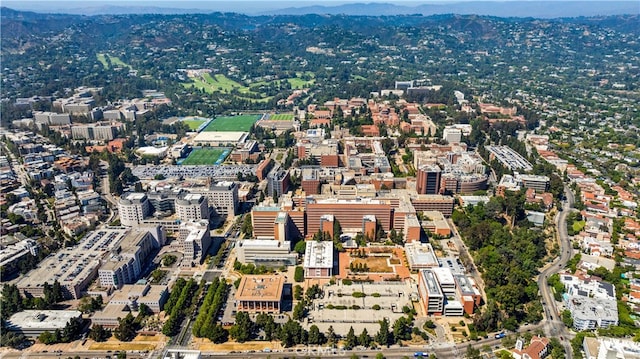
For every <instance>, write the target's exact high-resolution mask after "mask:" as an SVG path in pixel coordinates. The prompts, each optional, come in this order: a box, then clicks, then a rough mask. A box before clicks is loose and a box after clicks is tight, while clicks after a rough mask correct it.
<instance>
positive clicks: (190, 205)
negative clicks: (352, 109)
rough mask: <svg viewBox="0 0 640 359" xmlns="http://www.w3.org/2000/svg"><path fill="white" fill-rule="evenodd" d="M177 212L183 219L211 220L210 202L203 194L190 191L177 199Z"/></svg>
mask: <svg viewBox="0 0 640 359" xmlns="http://www.w3.org/2000/svg"><path fill="white" fill-rule="evenodd" d="M175 205H176V214H177V215H178V217H179V218H180V219H181V220H183V221H198V220H201V219H205V220H209V202H208V201H207V198H206V197H205V196H203V195H201V194H194V193H188V194H186V195H184V196H182V198H178V199H177V200H176V204H175Z"/></svg>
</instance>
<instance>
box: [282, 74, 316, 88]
mask: <svg viewBox="0 0 640 359" xmlns="http://www.w3.org/2000/svg"><path fill="white" fill-rule="evenodd" d="M287 81H288V82H289V84H291V88H294V89H300V88H305V87H308V86H310V85H313V84H314V83H315V82H316V80H315V79H311V80H309V81H306V80H303V79H300V78H297V77H294V78H290V79H287Z"/></svg>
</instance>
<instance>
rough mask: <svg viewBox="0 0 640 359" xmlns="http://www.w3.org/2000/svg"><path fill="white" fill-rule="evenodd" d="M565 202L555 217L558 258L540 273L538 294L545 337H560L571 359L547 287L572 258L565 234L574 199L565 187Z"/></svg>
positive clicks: (552, 299)
mask: <svg viewBox="0 0 640 359" xmlns="http://www.w3.org/2000/svg"><path fill="white" fill-rule="evenodd" d="M564 192H565V195H566V197H567V200H566V201H565V202H563V210H562V211H559V212H558V214H557V215H556V218H555V222H556V230H557V233H558V239H559V241H560V256H559V257H558V258H556V260H554V261H553V262H552V263H551V265H549V266H547V267H546V268H545V269H544V270H542V271H541V272H540V275H539V276H538V288H540V294H541V295H542V300H543V302H542V303H543V305H544V306H545V321H544V323H545V325H544V329H545V333H546V334H547V336H553V337H561V338H563V340H561V343H562V345H563V346H564V349H565V352H566V358H567V359H571V358H572V357H573V355H572V354H573V353H572V351H571V343H570V342H569V339H570V336H571V333H570V332H569V331H568V330H567V328H566V327H565V325H564V323H563V322H562V321H561V320H560V317H559V314H558V308H557V306H556V301H555V299H554V297H553V293H552V292H551V287H549V284H548V279H549V276H550V275H552V274H554V273H558V272H559V271H560V270H561V269H562V268H564V267H565V266H566V265H567V262H568V261H569V259H571V257H572V256H573V247H572V245H571V239H570V238H569V235H568V234H567V215H568V214H569V213H570V212H571V211H572V209H573V203H574V197H573V192H571V190H570V189H569V188H568V187H566V186H565V189H564Z"/></svg>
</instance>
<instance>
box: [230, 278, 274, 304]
mask: <svg viewBox="0 0 640 359" xmlns="http://www.w3.org/2000/svg"><path fill="white" fill-rule="evenodd" d="M283 289H284V277H283V276H279V275H278V276H274V275H247V276H244V277H242V279H241V280H240V285H239V286H238V290H237V291H236V300H264V301H280V300H281V299H282V291H283Z"/></svg>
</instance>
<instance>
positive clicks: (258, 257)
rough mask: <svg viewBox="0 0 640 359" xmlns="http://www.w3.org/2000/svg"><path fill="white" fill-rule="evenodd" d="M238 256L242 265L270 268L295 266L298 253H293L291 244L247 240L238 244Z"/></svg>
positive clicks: (269, 240)
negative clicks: (250, 264) (249, 264)
mask: <svg viewBox="0 0 640 359" xmlns="http://www.w3.org/2000/svg"><path fill="white" fill-rule="evenodd" d="M236 255H237V259H238V261H239V262H240V263H244V264H246V263H252V264H255V265H256V266H260V265H264V266H266V267H270V268H276V267H281V266H283V265H285V266H290V265H295V264H296V263H297V260H298V254H297V253H291V243H290V242H281V241H276V240H273V239H245V240H241V241H238V242H237V244H236Z"/></svg>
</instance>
